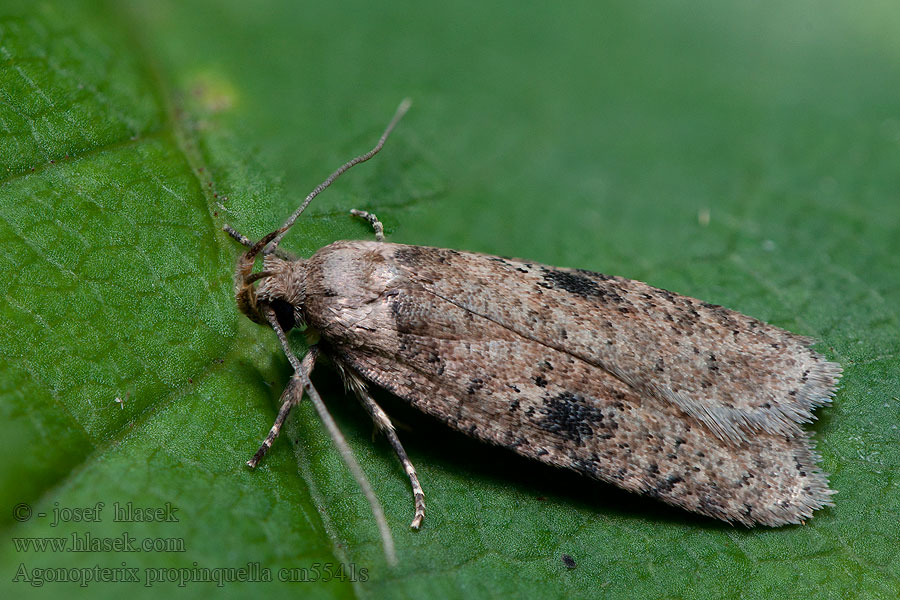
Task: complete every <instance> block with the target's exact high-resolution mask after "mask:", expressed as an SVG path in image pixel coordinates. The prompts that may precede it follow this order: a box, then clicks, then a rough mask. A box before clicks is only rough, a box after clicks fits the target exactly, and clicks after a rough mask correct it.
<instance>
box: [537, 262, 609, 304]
mask: <svg viewBox="0 0 900 600" xmlns="http://www.w3.org/2000/svg"><path fill="white" fill-rule="evenodd" d="M541 270H542V271H543V273H544V281H545V282H547V284H549V287H554V288H557V289H561V290H565V291H567V292H569V293H571V294H576V295H578V296H581V297H582V298H590V297H591V296H599V295H600V287H599V286H598V285H597V283H596V282H595V281H593V280H592V279H590V278H589V277H587V276H586V275H582V274H581V273H576V272H570V271H560V270H557V269H548V268H543V269H541Z"/></svg>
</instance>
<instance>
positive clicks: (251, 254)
mask: <svg viewBox="0 0 900 600" xmlns="http://www.w3.org/2000/svg"><path fill="white" fill-rule="evenodd" d="M277 234H278V231H277V230H276V231H273V232H272V233H270V234H269V235H267V236H266V237H264V238H263V239H261V240H260V241H258V242H257V243H255V244H254V245H253V246H251V247H250V249H249V250H247V251H246V252H245V253H244V254H243V255H242V256H241V258H240V259H238V263H237V267H236V268H235V273H234V296H235V301H236V302H237V306H238V309H239V310H240V311H241V312H242V313H244V314H245V315H246V316H247V317H248V318H249V319H250V320H251V321H253V322H255V323H259V324H261V325H267V324H268V323H269V321H268V319H267V318H266V310H267V309H271V310H272V311H274V313H275V316H276V317H277V318H278V323H279V324H280V325H281V328H282V329H283V330H284V331H289V330H290V329H292V328H293V327H294V326H295V325H297V324H298V320H299V318H300V314H301V308H302V306H303V302H304V300H305V297H306V277H305V274H306V267H305V265H304V261H303V260H285V259H282V258H279V257H277V256H275V255H274V254H267V255H265V260H264V261H263V270H262V271H257V272H253V265H254V264H255V263H256V257H257V255H258V254H259V252H260V250H261V249H263V248H265V247H266V245H267V244H268V243H269V242H271V241H272V239H274V238H275V236H276V235H277ZM257 282H260V283H259V285H258V286H257V285H256V284H257Z"/></svg>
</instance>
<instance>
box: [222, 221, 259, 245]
mask: <svg viewBox="0 0 900 600" xmlns="http://www.w3.org/2000/svg"><path fill="white" fill-rule="evenodd" d="M222 231H224V232H225V233H227V234H228V235H230V236H231V237H233V238H234V239H236V240H237V241H239V242H240V243H242V244H243V245H245V246H247V247H248V248H250V247H252V246H253V242H251V241H250V238H248V237H247V236H246V235H244V234H243V233H240V232H238V231H236V230H235V229H234V228H233V227H232V226H231V225H222Z"/></svg>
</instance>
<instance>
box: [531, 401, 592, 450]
mask: <svg viewBox="0 0 900 600" xmlns="http://www.w3.org/2000/svg"><path fill="white" fill-rule="evenodd" d="M538 412H539V413H540V414H541V415H543V416H542V417H541V418H540V419H539V420H538V421H537V426H538V427H540V428H541V429H543V430H544V431H548V432H550V433H554V434H556V435H558V436H560V437H562V438H565V439H567V440H570V441H572V442H574V443H575V445H576V446H581V445H583V444H584V439H585V438H589V437H591V436H592V435H594V428H595V427H598V426H602V423H603V418H604V417H603V413H602V412H601V411H600V409H598V408H596V407H594V406H590V405H589V404H588V403H587V402H586V401H585V399H584V398H583V397H582V396H580V395H578V394H573V393H571V392H563V393H561V394H559V395H558V396H555V397H553V398H544V406H543V408H541V409H539V411H538Z"/></svg>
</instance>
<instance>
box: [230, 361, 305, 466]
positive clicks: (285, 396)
mask: <svg viewBox="0 0 900 600" xmlns="http://www.w3.org/2000/svg"><path fill="white" fill-rule="evenodd" d="M316 356H318V348H317V347H316V346H311V347H310V349H309V352H307V354H306V356H304V357H303V361H302V362H301V363H300V368H301V369H302V370H303V372H304V373H305V374H306V377H307V378H309V375H310V373H312V370H313V366H314V365H315V362H316ZM302 399H303V380H302V379H301V378H300V376H299V375H297V374H294V375H293V376H292V377H291V380H290V381H289V382H288V384H287V387H286V388H284V392H282V394H281V410H279V411H278V416H277V417H275V424H274V425H272V429H271V430H269V435H267V436H266V439H265V441H263V443H262V446H260V447H259V450H257V451H256V454H254V455H253V458H251V459H250V460H248V461H247V466H248V467H250V468H251V469H255V468H256V465H258V464H259V461H261V460H262V458H263V457H264V456H265V455H266V452H268V451H269V448H271V447H272V443H273V442H274V441H275V438H277V437H278V434H279V433H281V427H282V426H283V425H284V421H285V419H287V417H288V415H289V414H290V412H291V409H292V408H294V407H295V406H296V405H298V404H300V400H302Z"/></svg>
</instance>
